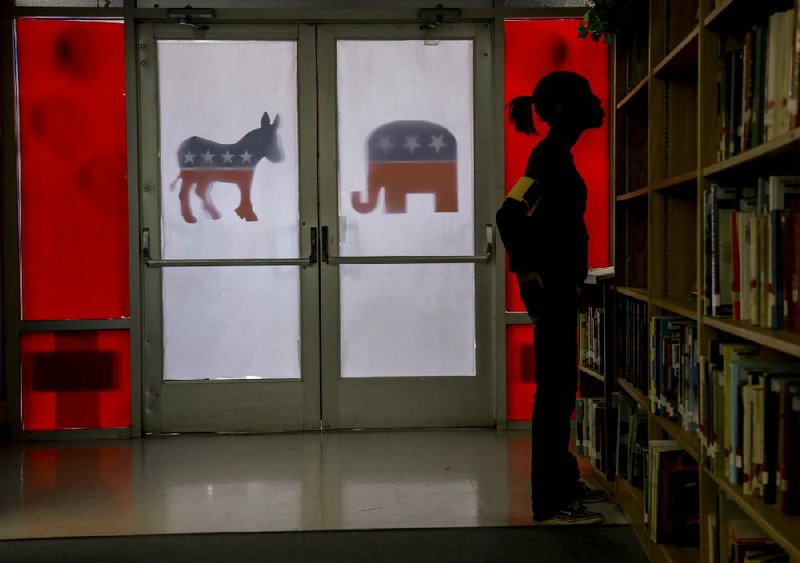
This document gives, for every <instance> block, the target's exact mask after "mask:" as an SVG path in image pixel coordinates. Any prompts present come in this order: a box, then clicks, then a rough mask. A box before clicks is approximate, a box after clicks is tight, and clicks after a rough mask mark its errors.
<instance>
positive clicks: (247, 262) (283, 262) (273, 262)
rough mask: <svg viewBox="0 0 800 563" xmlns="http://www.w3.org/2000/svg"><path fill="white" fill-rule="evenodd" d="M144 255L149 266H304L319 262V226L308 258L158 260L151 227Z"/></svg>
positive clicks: (144, 233)
mask: <svg viewBox="0 0 800 563" xmlns="http://www.w3.org/2000/svg"><path fill="white" fill-rule="evenodd" d="M142 257H143V258H144V264H145V266H147V267H148V268H175V267H192V266H302V267H303V268H307V267H308V266H310V265H311V264H315V263H316V262H317V228H316V227H312V228H311V254H310V255H309V257H308V258H223V259H191V260H157V259H153V258H150V229H143V230H142Z"/></svg>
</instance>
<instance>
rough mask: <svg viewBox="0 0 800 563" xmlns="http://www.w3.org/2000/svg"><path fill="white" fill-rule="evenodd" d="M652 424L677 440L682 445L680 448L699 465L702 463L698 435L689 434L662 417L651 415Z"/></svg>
mask: <svg viewBox="0 0 800 563" xmlns="http://www.w3.org/2000/svg"><path fill="white" fill-rule="evenodd" d="M649 416H650V418H651V422H653V423H655V424H657V425H658V426H660V427H661V429H662V430H663V431H664V432H666V433H667V434H668V435H669V437H670V438H671V439H672V440H675V441H676V442H678V444H680V446H681V447H682V448H683V449H684V450H686V451H687V452H689V455H691V456H692V457H693V458H694V459H695V461H697V462H698V463H699V462H700V438H699V437H698V436H697V434H694V433H692V432H688V431H686V430H684V429H683V428H681V427H680V426H678V425H677V424H675V423H674V422H671V421H669V420H667V419H666V418H664V417H662V416H658V415H655V414H653V413H650V415H649Z"/></svg>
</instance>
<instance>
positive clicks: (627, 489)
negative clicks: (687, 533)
mask: <svg viewBox="0 0 800 563" xmlns="http://www.w3.org/2000/svg"><path fill="white" fill-rule="evenodd" d="M615 485H616V495H615V496H616V499H617V502H619V504H620V507H621V508H622V512H623V513H624V514H625V516H626V518H628V521H629V522H630V524H631V529H632V530H633V532H634V533H635V534H636V538H637V539H638V540H639V543H640V544H641V545H642V547H643V548H644V551H645V553H646V554H647V557H648V559H649V560H650V561H659V562H665V563H697V562H699V561H700V550H699V549H698V548H696V547H680V546H677V545H669V544H659V543H655V542H654V541H653V540H652V539H650V536H649V535H648V533H647V526H646V525H645V522H644V491H642V489H639V488H637V487H634V486H633V485H631V484H630V482H629V481H628V480H627V479H625V478H623V477H617V480H616V483H615Z"/></svg>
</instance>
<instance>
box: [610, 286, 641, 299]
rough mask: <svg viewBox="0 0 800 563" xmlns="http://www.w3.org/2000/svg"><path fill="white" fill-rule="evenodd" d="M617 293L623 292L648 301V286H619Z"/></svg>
mask: <svg viewBox="0 0 800 563" xmlns="http://www.w3.org/2000/svg"><path fill="white" fill-rule="evenodd" d="M617 293H621V294H622V295H626V296H628V297H633V298H634V299H638V300H639V301H644V302H647V300H648V297H647V288H644V287H619V286H618V287H617Z"/></svg>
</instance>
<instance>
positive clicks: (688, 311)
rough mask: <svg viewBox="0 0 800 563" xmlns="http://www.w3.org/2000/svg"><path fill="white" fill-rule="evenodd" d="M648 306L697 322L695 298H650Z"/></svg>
mask: <svg viewBox="0 0 800 563" xmlns="http://www.w3.org/2000/svg"><path fill="white" fill-rule="evenodd" d="M650 304H651V305H654V306H656V307H660V308H661V309H664V310H665V311H669V312H670V313H675V314H676V315H681V316H683V317H687V318H689V319H692V320H693V321H696V320H697V309H696V308H695V307H696V305H697V303H696V300H695V298H693V297H692V298H689V299H674V298H668V297H651V298H650Z"/></svg>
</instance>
